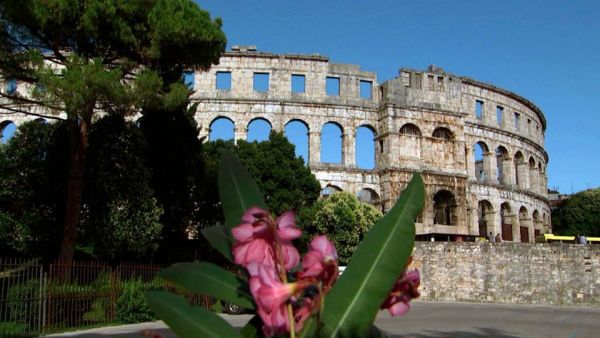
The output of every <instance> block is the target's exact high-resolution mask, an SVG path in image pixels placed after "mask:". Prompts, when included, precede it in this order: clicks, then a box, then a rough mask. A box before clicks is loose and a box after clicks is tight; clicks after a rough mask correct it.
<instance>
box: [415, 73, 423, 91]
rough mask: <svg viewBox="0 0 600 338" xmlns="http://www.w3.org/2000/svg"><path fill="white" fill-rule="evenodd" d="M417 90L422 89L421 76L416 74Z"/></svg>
mask: <svg viewBox="0 0 600 338" xmlns="http://www.w3.org/2000/svg"><path fill="white" fill-rule="evenodd" d="M415 88H417V89H421V88H422V85H421V74H415Z"/></svg>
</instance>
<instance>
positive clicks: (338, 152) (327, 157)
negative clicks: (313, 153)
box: [321, 122, 344, 164]
mask: <svg viewBox="0 0 600 338" xmlns="http://www.w3.org/2000/svg"><path fill="white" fill-rule="evenodd" d="M343 138H344V130H343V129H342V126H340V125H339V124H337V123H335V122H327V123H325V124H324V125H323V129H322V130H321V163H335V164H342V163H343V160H344V156H343V152H344V150H343V143H344V142H343Z"/></svg>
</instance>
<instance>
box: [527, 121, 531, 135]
mask: <svg viewBox="0 0 600 338" xmlns="http://www.w3.org/2000/svg"><path fill="white" fill-rule="evenodd" d="M527 133H528V134H529V133H531V119H527Z"/></svg>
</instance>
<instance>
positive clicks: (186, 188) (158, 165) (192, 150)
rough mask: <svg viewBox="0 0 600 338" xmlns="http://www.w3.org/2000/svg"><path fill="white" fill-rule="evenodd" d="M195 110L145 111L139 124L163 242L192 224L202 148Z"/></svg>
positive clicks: (184, 108)
mask: <svg viewBox="0 0 600 338" xmlns="http://www.w3.org/2000/svg"><path fill="white" fill-rule="evenodd" d="M187 94H188V92H187V89H186V90H185V95H186V97H187ZM195 108H196V107H195V106H192V107H190V108H187V107H186V106H185V105H184V106H181V107H175V108H173V109H167V108H165V107H163V108H160V109H145V110H144V111H143V116H142V118H141V119H140V121H139V123H140V129H141V130H142V132H143V134H144V136H145V138H146V140H147V142H148V148H147V151H146V156H147V159H148V164H149V165H150V168H151V169H152V177H151V180H150V182H151V186H152V189H153V190H154V193H155V196H156V199H157V200H158V202H159V203H160V205H161V206H162V208H163V210H164V213H163V214H162V216H161V218H160V221H161V223H162V224H163V225H164V229H163V237H164V238H166V239H180V238H181V237H182V236H184V230H185V229H186V228H187V227H188V226H189V225H190V224H191V223H192V221H193V216H194V211H195V209H196V202H195V199H196V198H197V196H198V195H200V194H201V191H200V190H201V189H202V185H201V180H202V177H201V176H202V174H203V161H202V153H201V151H202V144H201V141H200V140H199V139H198V125H197V124H196V121H195V120H194V114H195V112H196V109H195Z"/></svg>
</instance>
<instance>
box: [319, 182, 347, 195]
mask: <svg viewBox="0 0 600 338" xmlns="http://www.w3.org/2000/svg"><path fill="white" fill-rule="evenodd" d="M340 191H343V190H342V188H340V187H338V186H337V185H333V184H328V185H326V186H325V188H323V189H321V197H322V198H327V197H329V196H331V195H333V194H335V193H336V192H340Z"/></svg>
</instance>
